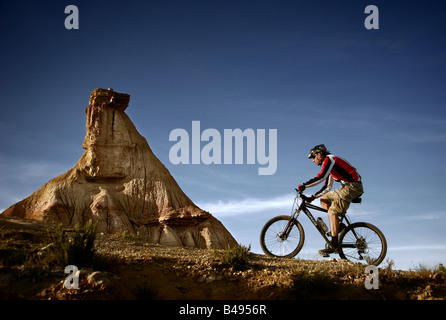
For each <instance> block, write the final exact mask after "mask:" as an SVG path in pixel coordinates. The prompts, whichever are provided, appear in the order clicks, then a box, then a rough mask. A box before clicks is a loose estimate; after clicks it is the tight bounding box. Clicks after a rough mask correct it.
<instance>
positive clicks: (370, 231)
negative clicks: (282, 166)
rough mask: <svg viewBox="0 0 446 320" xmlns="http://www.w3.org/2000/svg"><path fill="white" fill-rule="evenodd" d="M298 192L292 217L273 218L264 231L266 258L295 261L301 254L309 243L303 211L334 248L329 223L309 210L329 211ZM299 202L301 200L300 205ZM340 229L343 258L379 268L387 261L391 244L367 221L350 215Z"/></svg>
mask: <svg viewBox="0 0 446 320" xmlns="http://www.w3.org/2000/svg"><path fill="white" fill-rule="evenodd" d="M296 192H297V195H296V197H295V198H294V203H293V207H292V212H291V216H288V215H282V216H277V217H274V218H272V219H271V220H269V221H268V222H267V223H266V224H265V226H264V227H263V228H262V231H261V232H260V246H261V248H262V250H263V252H264V253H265V254H266V255H269V256H275V257H287V258H292V257H294V256H296V255H297V254H298V253H299V251H300V250H301V249H302V247H303V245H304V241H305V233H304V229H303V227H302V225H301V224H300V222H299V221H298V220H297V218H298V217H299V215H300V213H301V212H304V213H305V214H306V216H307V217H308V218H309V219H310V221H311V222H312V224H313V225H314V226H315V227H316V229H317V230H318V231H319V233H320V234H321V236H322V238H323V239H324V240H325V242H326V246H330V240H329V239H328V237H327V231H328V228H327V227H326V225H325V223H320V222H319V221H320V220H322V219H321V218H320V219H319V218H318V220H319V221H317V220H316V219H314V217H313V215H312V214H311V212H310V210H309V208H310V209H314V210H318V211H322V212H327V210H325V209H324V208H321V207H318V206H316V205H313V204H311V203H307V202H306V199H307V197H306V196H305V195H303V194H302V193H300V192H299V191H298V190H297V189H296ZM360 199H361V198H359V197H358V198H357V199H355V200H353V201H352V203H359V202H361V200H360ZM299 200H301V203H300V204H299ZM322 221H323V220H322ZM344 222H345V223H344ZM339 226H340V233H339V237H338V238H339V240H338V243H339V247H338V251H337V253H338V254H339V256H340V257H341V259H346V260H349V261H357V262H360V263H362V264H364V265H375V266H377V265H379V264H380V263H381V262H382V261H383V260H384V258H385V256H386V253H387V241H386V238H385V237H384V234H383V233H382V232H381V230H379V229H378V228H377V227H376V226H374V225H372V224H370V223H367V222H356V223H351V221H350V219H349V218H348V217H347V215H346V214H345V215H344V216H340V217H339Z"/></svg>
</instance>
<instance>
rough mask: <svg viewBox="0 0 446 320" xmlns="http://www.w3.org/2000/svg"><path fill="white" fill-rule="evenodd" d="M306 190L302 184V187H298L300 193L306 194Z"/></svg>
mask: <svg viewBox="0 0 446 320" xmlns="http://www.w3.org/2000/svg"><path fill="white" fill-rule="evenodd" d="M305 188H306V187H305V186H304V185H303V184H300V185H299V186H298V187H297V190H298V191H299V192H300V193H302V192H304V190H305Z"/></svg>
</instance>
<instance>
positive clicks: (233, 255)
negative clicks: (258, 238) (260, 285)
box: [222, 244, 251, 269]
mask: <svg viewBox="0 0 446 320" xmlns="http://www.w3.org/2000/svg"><path fill="white" fill-rule="evenodd" d="M250 250H251V245H249V246H248V247H246V246H244V245H242V244H238V245H237V246H235V247H232V248H231V247H230V246H229V245H228V248H227V249H226V251H225V253H224V254H223V257H222V262H223V263H224V264H227V265H229V266H231V267H233V268H234V269H243V268H244V267H246V265H247V264H248V262H249V261H248V254H249V251H250Z"/></svg>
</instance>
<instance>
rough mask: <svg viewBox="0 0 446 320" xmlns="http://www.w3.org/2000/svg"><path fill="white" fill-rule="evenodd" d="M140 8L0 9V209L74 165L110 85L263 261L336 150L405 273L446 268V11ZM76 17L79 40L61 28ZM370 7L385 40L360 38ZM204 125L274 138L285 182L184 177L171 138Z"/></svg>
mask: <svg viewBox="0 0 446 320" xmlns="http://www.w3.org/2000/svg"><path fill="white" fill-rule="evenodd" d="M142 3H143V2H136V1H134V2H129V1H70V2H66V3H65V2H64V1H23V2H18V1H10V0H2V1H0V39H1V46H0V70H1V72H0V96H1V102H0V112H1V117H0V174H1V175H0V176H1V178H0V210H1V211H3V210H4V209H6V208H7V207H9V206H10V205H12V204H14V203H15V202H17V201H19V200H21V199H23V198H25V197H27V196H29V195H30V194H31V193H32V192H34V191H35V190H36V189H38V188H39V187H40V186H41V185H43V184H44V183H46V182H47V181H48V180H50V179H51V178H53V177H55V176H57V175H59V174H61V173H63V172H65V171H67V170H69V169H70V168H72V167H73V166H74V164H75V163H76V162H77V160H78V159H79V157H80V156H81V155H82V153H83V149H82V148H81V145H82V141H83V139H84V137H85V121H86V117H85V113H84V110H85V108H86V107H87V105H88V99H89V95H90V93H91V91H93V90H94V89H95V88H113V89H114V90H116V91H118V92H125V93H129V94H130V95H131V101H130V106H129V108H128V109H127V111H126V112H127V114H128V115H129V116H130V118H131V119H132V121H133V122H134V124H135V125H136V127H137V129H138V131H139V132H140V133H141V134H142V135H143V136H144V137H145V138H146V139H147V140H148V142H149V145H150V146H151V148H152V150H153V151H154V153H155V154H156V156H157V157H158V158H159V159H160V160H161V161H162V162H163V163H164V164H165V165H166V167H167V168H168V169H169V170H170V172H171V173H172V175H173V176H174V177H175V178H176V180H177V182H178V183H179V185H180V186H181V187H182V189H183V190H184V191H185V193H186V194H187V195H188V196H189V197H190V198H191V199H192V200H193V201H194V202H195V203H196V204H197V205H199V206H200V207H202V208H203V209H205V210H208V211H210V212H211V213H213V214H214V215H215V216H216V217H217V218H218V219H220V220H221V221H222V222H223V224H224V225H225V226H226V227H227V229H228V230H229V231H230V232H231V233H232V234H233V235H234V237H235V238H236V239H237V241H238V242H240V243H242V244H245V245H248V244H251V247H252V251H253V252H257V253H260V252H261V251H260V246H259V240H258V238H259V233H260V230H261V228H262V226H263V225H264V223H265V222H266V221H267V220H268V219H270V218H271V217H273V216H276V215H279V214H288V213H289V212H290V210H291V205H292V201H293V197H294V195H293V190H294V188H295V187H296V186H297V185H298V184H299V183H301V182H304V181H306V180H308V179H309V178H312V177H313V176H314V175H316V174H317V173H318V171H319V167H316V166H315V165H314V164H313V163H312V162H311V161H310V160H308V159H307V154H308V151H309V149H310V148H311V147H313V146H314V145H317V144H320V143H324V144H325V145H326V146H327V147H328V148H329V150H330V151H331V152H332V153H334V154H336V155H339V156H342V157H344V158H346V159H347V160H348V161H349V162H351V163H352V164H353V165H354V166H356V167H357V168H358V171H359V173H360V174H361V176H362V178H363V181H364V189H365V194H364V196H363V199H364V200H363V203H362V204H361V205H357V204H355V205H352V206H351V209H350V211H349V212H350V217H351V218H352V220H353V221H368V222H371V223H373V224H375V225H377V226H378V227H379V228H380V229H381V230H382V231H383V232H384V233H385V235H386V237H387V240H388V245H389V251H388V254H387V257H388V258H390V259H393V260H394V262H395V265H396V267H397V268H400V269H408V268H413V267H416V266H418V265H419V264H420V263H421V264H427V265H430V266H434V265H436V264H438V263H446V234H445V233H444V230H445V227H446V209H445V208H444V207H443V206H442V205H441V204H442V202H443V201H441V200H440V199H442V198H443V190H444V187H443V184H444V178H445V177H446V169H445V166H444V163H443V161H444V157H445V156H446V130H445V127H446V111H445V101H446V90H445V89H446V88H445V80H446V79H445V78H446V44H445V39H446V22H445V21H446V5H445V4H444V2H442V1H420V0H417V1H398V0H392V1H373V2H369V1H345V0H340V1H317V2H314V1H272V0H270V1H247V0H239V1H228V0H225V1H210V0H209V1H194V0H191V1H144V4H142ZM70 4H74V5H76V6H77V7H78V9H79V29H78V30H67V29H66V28H65V27H64V21H65V18H66V17H67V14H65V13H64V9H65V7H66V6H67V5H70ZM369 4H374V5H376V6H377V7H378V9H379V29H378V30H367V29H366V28H365V27H364V20H365V18H366V17H367V14H365V13H364V9H365V7H366V6H367V5H369ZM192 121H200V125H201V130H205V129H207V128H214V129H216V130H218V131H219V132H220V133H221V134H222V135H223V131H224V129H236V128H241V129H242V130H244V129H247V128H252V129H253V130H257V129H266V130H268V129H277V148H278V149H277V150H278V151H277V171H276V172H275V174H274V175H258V171H257V170H258V167H259V165H258V164H246V163H245V164H238V165H236V164H231V165H229V164H221V165H213V164H211V165H204V164H199V165H198V164H189V165H182V164H179V165H173V164H172V163H170V161H169V150H170V149H171V147H172V146H173V145H174V142H172V141H169V134H170V132H171V131H172V130H174V129H176V128H182V129H185V130H186V131H188V132H189V133H191V127H192ZM203 145H204V143H202V146H203ZM318 189H319V188H318V187H315V188H314V192H315V191H317V190H318ZM311 191H313V190H309V191H308V192H311ZM302 218H303V219H304V220H303V225H304V228H305V231H306V238H307V241H306V244H305V246H304V249H303V251H302V253H301V254H299V255H298V257H300V258H305V259H314V258H317V250H318V249H321V247H323V243H322V239H320V237H319V235H318V234H317V233H316V231H315V230H314V229H313V227H312V226H311V225H310V224H309V222H308V221H307V219H306V217H302ZM324 218H325V219H326V217H324ZM326 221H327V220H326ZM318 259H321V258H318Z"/></svg>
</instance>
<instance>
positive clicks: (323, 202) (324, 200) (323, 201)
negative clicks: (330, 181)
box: [321, 196, 331, 210]
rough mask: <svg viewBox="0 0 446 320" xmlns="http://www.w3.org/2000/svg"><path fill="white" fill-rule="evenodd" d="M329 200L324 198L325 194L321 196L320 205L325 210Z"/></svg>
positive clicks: (329, 202)
mask: <svg viewBox="0 0 446 320" xmlns="http://www.w3.org/2000/svg"><path fill="white" fill-rule="evenodd" d="M330 204H331V201H330V200H329V199H327V198H325V196H322V197H321V206H322V208H324V209H325V210H328V208H329V207H330Z"/></svg>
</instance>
